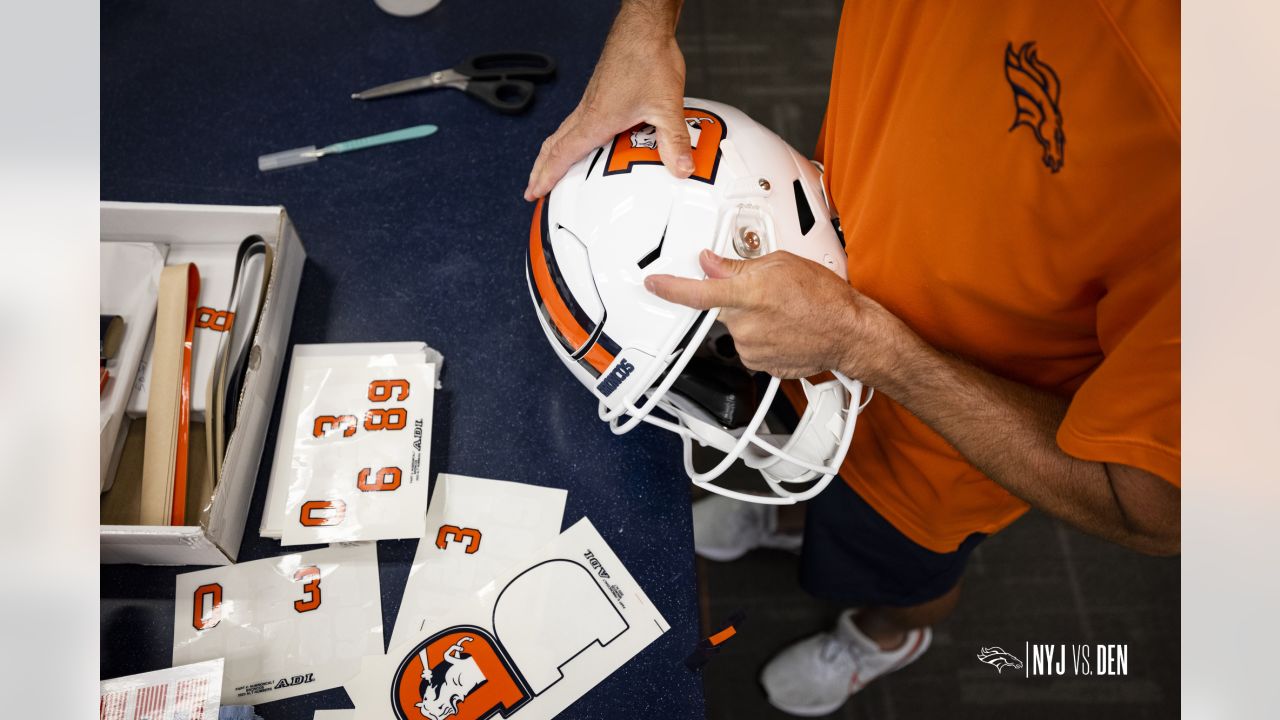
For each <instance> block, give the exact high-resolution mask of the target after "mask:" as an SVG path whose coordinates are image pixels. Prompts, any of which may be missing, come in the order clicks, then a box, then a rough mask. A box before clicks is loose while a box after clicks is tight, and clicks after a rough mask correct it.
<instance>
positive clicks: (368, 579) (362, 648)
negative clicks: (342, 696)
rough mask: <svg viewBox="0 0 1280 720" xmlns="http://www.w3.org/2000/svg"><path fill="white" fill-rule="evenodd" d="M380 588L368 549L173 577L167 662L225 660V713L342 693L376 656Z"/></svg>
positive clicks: (345, 548)
mask: <svg viewBox="0 0 1280 720" xmlns="http://www.w3.org/2000/svg"><path fill="white" fill-rule="evenodd" d="M378 588H379V586H378V558H377V548H376V545H375V544H374V543H364V544H359V545H335V546H333V547H329V548H325V549H321V550H312V551H308V552H304V553H295V554H292V555H283V556H281V557H275V558H267V559H265V560H255V561H253V562H247V563H239V564H237V565H230V566H227V567H218V568H212V569H209V570H201V571H198V572H192V573H186V574H183V575H179V576H178V577H177V590H176V597H175V603H174V615H173V663H174V664H175V665H179V664H184V663H191V662H197V661H201V660H209V659H212V658H226V665H225V669H224V671H223V677H222V703H223V704H225V705H237V704H260V703H265V702H271V701H272V700H282V699H284V698H288V697H294V696H296V695H305V694H307V693H313V692H319V691H321V690H327V689H329V688H333V687H338V686H340V685H342V684H343V683H344V682H346V681H347V680H349V679H350V678H351V677H352V676H353V675H354V674H355V672H356V671H358V670H359V668H360V658H361V657H363V656H364V655H368V654H380V653H381V652H382V604H381V593H380V592H379V589H378Z"/></svg>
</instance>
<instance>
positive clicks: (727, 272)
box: [698, 250, 748, 280]
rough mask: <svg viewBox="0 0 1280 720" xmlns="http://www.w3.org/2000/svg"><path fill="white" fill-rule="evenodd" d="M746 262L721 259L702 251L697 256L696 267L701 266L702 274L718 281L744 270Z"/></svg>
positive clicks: (708, 251)
mask: <svg viewBox="0 0 1280 720" xmlns="http://www.w3.org/2000/svg"><path fill="white" fill-rule="evenodd" d="M747 262H748V261H747V260H735V259H733V258H727V257H721V256H720V255H717V254H715V253H714V252H711V251H710V250H703V251H702V252H701V253H699V254H698V265H700V266H702V272H704V273H706V274H707V277H709V278H716V279H719V280H723V279H724V278H730V277H733V276H734V275H737V274H738V273H741V272H742V271H743V270H746V269H747Z"/></svg>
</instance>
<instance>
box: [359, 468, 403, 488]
mask: <svg viewBox="0 0 1280 720" xmlns="http://www.w3.org/2000/svg"><path fill="white" fill-rule="evenodd" d="M371 472H373V468H365V469H363V470H361V471H360V474H359V475H358V476H356V488H357V489H359V490H360V492H382V491H384V490H395V489H396V488H398V487H400V468H398V467H384V468H382V469H381V470H379V471H378V475H377V477H375V478H374V479H373V481H370V480H369V474H370V473H371Z"/></svg>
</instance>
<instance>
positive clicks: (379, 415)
mask: <svg viewBox="0 0 1280 720" xmlns="http://www.w3.org/2000/svg"><path fill="white" fill-rule="evenodd" d="M408 419H409V414H408V413H407V412H405V409H404V408H388V409H386V410H383V409H382V408H373V409H372V410H370V411H369V412H368V414H367V415H365V416H364V429H365V430H403V429H404V424H405V421H406V420H408ZM352 432H355V430H352Z"/></svg>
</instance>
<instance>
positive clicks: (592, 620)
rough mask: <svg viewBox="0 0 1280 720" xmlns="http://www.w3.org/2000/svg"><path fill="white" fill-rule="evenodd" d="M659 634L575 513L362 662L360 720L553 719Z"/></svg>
mask: <svg viewBox="0 0 1280 720" xmlns="http://www.w3.org/2000/svg"><path fill="white" fill-rule="evenodd" d="M667 630H668V625H667V623H666V621H665V620H664V619H663V618H662V615H661V614H660V613H659V612H658V610H657V609H656V608H655V607H653V604H652V603H651V602H650V601H649V598H648V597H646V596H645V594H644V591H642V590H641V589H640V588H639V587H638V586H637V585H636V582H635V580H634V579H633V578H632V577H631V575H630V574H629V573H628V572H627V570H626V568H624V567H623V566H622V563H621V561H619V560H618V558H617V556H615V555H614V554H613V551H612V550H610V549H609V546H608V545H606V544H605V542H604V540H603V539H602V538H601V537H600V534H599V533H597V532H596V529H595V528H594V527H592V525H591V522H590V521H589V520H587V519H586V518H583V519H582V520H580V521H578V523H577V524H575V525H574V526H573V527H571V528H569V529H568V530H566V531H565V532H564V533H563V534H561V535H560V537H559V538H557V539H556V540H555V541H553V542H552V543H551V544H550V545H547V546H546V547H544V548H542V550H540V551H539V552H537V553H536V554H535V555H534V556H533V557H531V558H529V559H528V560H526V561H524V562H522V563H519V564H518V565H517V566H515V567H511V568H508V569H507V571H506V572H505V573H504V574H503V575H502V576H501V577H499V578H498V579H496V580H494V581H493V582H491V583H488V584H486V585H485V586H484V587H483V588H482V589H481V590H479V591H478V592H476V593H475V595H474V596H473V597H472V600H471V602H466V603H457V604H455V605H454V606H453V607H452V608H450V610H449V612H448V613H446V614H444V615H441V616H440V617H436V618H432V621H431V623H430V625H429V627H427V628H426V629H424V630H423V631H422V632H415V633H413V636H411V637H410V639H408V640H406V641H404V642H402V643H400V644H399V645H396V646H392V648H391V650H390V652H388V653H387V654H386V655H385V656H381V657H377V656H375V657H368V658H365V660H364V663H363V665H362V669H361V671H360V674H359V676H357V677H356V678H355V679H354V680H352V681H351V682H349V683H348V684H347V692H348V693H349V694H350V695H351V698H352V700H354V701H355V706H356V716H357V717H358V718H360V719H361V720H424V719H430V720H443V718H446V717H448V718H453V720H482V719H483V718H488V717H493V716H495V715H501V716H502V717H504V718H512V717H515V718H519V720H536V719H539V718H542V719H544V720H546V719H549V718H552V717H555V716H556V715H557V714H558V713H560V712H561V711H563V710H564V709H565V708H566V707H568V706H569V704H570V703H572V702H573V701H574V700H576V699H578V698H579V697H581V696H582V695H583V694H584V693H586V692H587V691H588V690H590V689H591V688H592V687H594V686H595V685H596V684H598V683H599V682H601V681H602V680H604V679H605V678H606V677H608V676H609V675H610V674H611V673H613V671H614V670H617V669H618V668H619V667H621V666H622V665H623V664H624V663H625V662H627V660H629V659H631V658H632V657H634V656H635V655H636V654H637V653H639V652H640V651H641V650H643V649H644V648H645V647H647V646H648V645H649V643H651V642H653V641H654V640H655V639H657V638H658V636H660V635H661V634H662V633H664V632H666V631H667Z"/></svg>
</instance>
